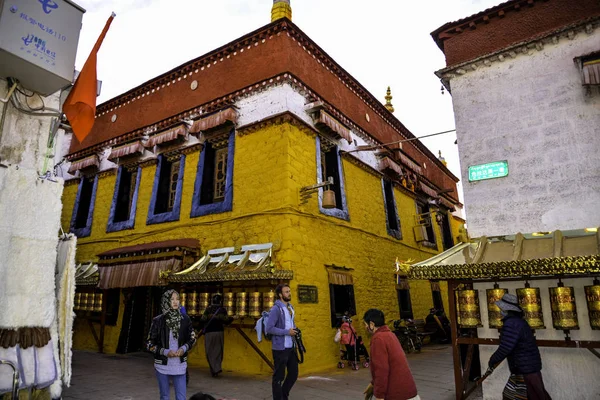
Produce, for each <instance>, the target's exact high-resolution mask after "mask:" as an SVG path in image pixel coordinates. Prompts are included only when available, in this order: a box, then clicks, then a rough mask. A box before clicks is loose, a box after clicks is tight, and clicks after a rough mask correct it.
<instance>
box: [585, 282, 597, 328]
mask: <svg viewBox="0 0 600 400" xmlns="http://www.w3.org/2000/svg"><path fill="white" fill-rule="evenodd" d="M585 297H586V299H587V306H588V314H589V317H590V326H591V327H592V329H593V330H600V282H599V281H598V279H594V284H593V285H592V286H586V287H585Z"/></svg>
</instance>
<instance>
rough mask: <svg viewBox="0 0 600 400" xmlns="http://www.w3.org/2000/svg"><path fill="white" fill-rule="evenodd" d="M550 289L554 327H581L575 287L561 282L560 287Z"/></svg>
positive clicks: (562, 328)
mask: <svg viewBox="0 0 600 400" xmlns="http://www.w3.org/2000/svg"><path fill="white" fill-rule="evenodd" d="M548 290H549V291H550V307H551V309H552V326H554V329H561V330H573V329H579V323H578V321H577V304H576V303H575V289H574V288H572V287H568V286H561V285H560V284H559V286H558V287H553V288H548Z"/></svg>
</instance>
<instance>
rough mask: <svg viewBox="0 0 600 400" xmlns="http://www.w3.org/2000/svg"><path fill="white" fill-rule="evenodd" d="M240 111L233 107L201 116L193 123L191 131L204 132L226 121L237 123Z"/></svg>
mask: <svg viewBox="0 0 600 400" xmlns="http://www.w3.org/2000/svg"><path fill="white" fill-rule="evenodd" d="M237 121H238V113H237V111H235V110H234V109H233V108H231V107H230V108H226V109H225V110H222V111H219V112H217V113H215V114H211V115H209V116H206V117H203V118H200V119H198V120H196V121H194V123H193V124H192V127H191V128H190V133H199V132H204V131H207V130H210V129H214V128H216V127H218V126H221V125H223V124H225V123H228V122H230V123H233V124H237Z"/></svg>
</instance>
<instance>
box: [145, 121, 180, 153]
mask: <svg viewBox="0 0 600 400" xmlns="http://www.w3.org/2000/svg"><path fill="white" fill-rule="evenodd" d="M186 134H187V129H186V126H185V125H178V126H176V127H174V128H171V129H167V130H166V131H163V132H159V133H157V134H156V135H153V136H150V138H149V139H148V141H146V142H145V143H144V147H148V148H151V147H154V146H156V145H159V144H162V143H168V142H172V141H173V140H176V139H178V138H179V137H185V135H186Z"/></svg>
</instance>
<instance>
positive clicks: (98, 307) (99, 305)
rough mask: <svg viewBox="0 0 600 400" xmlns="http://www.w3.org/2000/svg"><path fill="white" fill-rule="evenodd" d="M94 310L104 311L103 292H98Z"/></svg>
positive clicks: (95, 297)
mask: <svg viewBox="0 0 600 400" xmlns="http://www.w3.org/2000/svg"><path fill="white" fill-rule="evenodd" d="M94 311H96V312H100V311H102V293H96V295H95V296H94Z"/></svg>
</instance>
